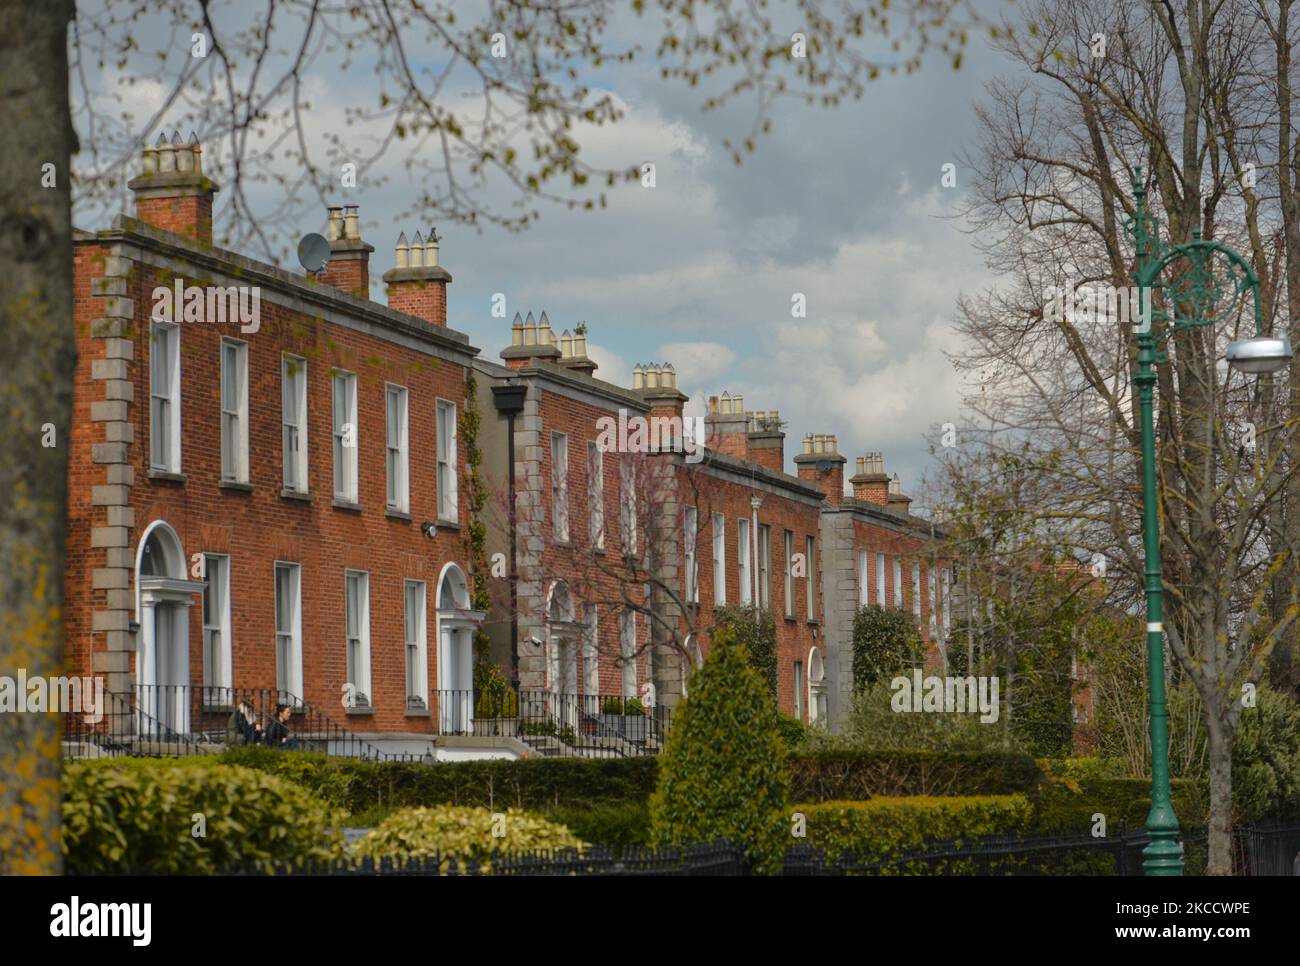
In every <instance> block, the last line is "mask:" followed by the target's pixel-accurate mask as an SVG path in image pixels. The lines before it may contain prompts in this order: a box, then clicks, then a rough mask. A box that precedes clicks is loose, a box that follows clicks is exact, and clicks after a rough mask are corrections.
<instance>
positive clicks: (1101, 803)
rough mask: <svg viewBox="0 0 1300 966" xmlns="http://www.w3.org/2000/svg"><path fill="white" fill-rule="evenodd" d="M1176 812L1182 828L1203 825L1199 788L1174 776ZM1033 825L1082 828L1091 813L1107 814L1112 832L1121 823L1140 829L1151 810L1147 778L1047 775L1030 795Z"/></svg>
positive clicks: (1091, 821) (1048, 828)
mask: <svg viewBox="0 0 1300 966" xmlns="http://www.w3.org/2000/svg"><path fill="white" fill-rule="evenodd" d="M1170 786H1171V789H1172V793H1173V803H1174V813H1175V814H1176V815H1177V816H1178V822H1179V824H1180V825H1182V827H1183V828H1197V827H1203V826H1204V825H1205V822H1206V819H1207V817H1208V813H1207V810H1206V804H1207V803H1206V801H1205V798H1204V794H1203V790H1202V789H1201V787H1200V786H1199V784H1198V783H1197V782H1194V781H1190V780H1188V779H1185V778H1175V779H1173V780H1172V781H1171V782H1170ZM1033 798H1034V827H1035V828H1036V829H1038V830H1040V831H1042V832H1086V831H1090V830H1091V829H1092V827H1093V824H1094V819H1093V816H1094V815H1096V814H1098V813H1100V814H1101V815H1104V816H1105V817H1106V832H1107V834H1108V835H1116V834H1118V833H1119V831H1120V829H1121V828H1125V827H1126V828H1129V829H1134V828H1140V827H1142V826H1144V825H1145V824H1146V820H1147V812H1149V811H1150V810H1151V779H1149V778H1095V777H1084V778H1081V779H1078V780H1076V779H1072V778H1063V777H1061V776H1059V775H1052V776H1049V778H1048V780H1047V781H1045V782H1044V783H1043V784H1042V785H1041V786H1040V787H1039V789H1038V791H1037V792H1036V793H1035V795H1034V796H1033Z"/></svg>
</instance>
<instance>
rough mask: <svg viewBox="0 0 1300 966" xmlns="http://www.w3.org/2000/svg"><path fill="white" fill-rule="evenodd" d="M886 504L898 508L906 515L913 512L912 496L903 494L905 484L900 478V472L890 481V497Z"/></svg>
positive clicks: (892, 508)
mask: <svg viewBox="0 0 1300 966" xmlns="http://www.w3.org/2000/svg"><path fill="white" fill-rule="evenodd" d="M886 506H888V507H889V509H891V510H896V511H898V512H899V513H902V514H904V515H906V514H908V513H910V512H911V509H910V508H911V506H912V498H911V497H910V496H903V484H902V483H901V482H900V481H899V479H898V474H897V473H895V474H894V478H893V479H892V480H890V481H889V498H888V502H887V503H886Z"/></svg>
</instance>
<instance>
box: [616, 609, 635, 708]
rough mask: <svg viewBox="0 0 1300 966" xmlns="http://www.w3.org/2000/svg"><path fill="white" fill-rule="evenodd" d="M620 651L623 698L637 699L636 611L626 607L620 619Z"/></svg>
mask: <svg viewBox="0 0 1300 966" xmlns="http://www.w3.org/2000/svg"><path fill="white" fill-rule="evenodd" d="M618 642H619V650H620V652H621V654H620V657H621V658H622V672H623V675H622V676H623V697H625V698H635V697H638V695H637V685H636V650H637V647H636V611H634V610H633V609H632V608H631V607H624V608H623V614H622V616H621V617H620V619H619V629H618Z"/></svg>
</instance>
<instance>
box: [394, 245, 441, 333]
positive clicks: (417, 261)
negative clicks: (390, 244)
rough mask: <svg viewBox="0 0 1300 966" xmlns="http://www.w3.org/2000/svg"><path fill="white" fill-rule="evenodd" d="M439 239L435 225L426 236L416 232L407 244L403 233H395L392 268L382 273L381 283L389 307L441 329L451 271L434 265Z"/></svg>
mask: <svg viewBox="0 0 1300 966" xmlns="http://www.w3.org/2000/svg"><path fill="white" fill-rule="evenodd" d="M439 241H440V239H439V238H438V231H437V229H436V228H430V229H429V234H428V236H427V237H421V236H420V233H419V232H418V231H417V232H416V233H415V238H414V240H413V241H411V242H410V243H409V244H408V242H407V240H406V232H402V233H401V234H400V235H398V236H397V247H396V252H395V255H396V261H395V262H394V264H395V267H394V268H391V269H389V270H388V271H386V272H384V285H385V286H386V288H387V291H388V307H389V308H390V309H393V310H394V311H397V312H405V313H406V314H407V315H414V316H415V317H416V318H418V319H424V321H426V322H428V323H430V324H431V325H437V326H442V327H443V328H445V327H446V325H447V286H448V285H449V284H450V283H451V273H450V272H448V271H447V270H446V269H445V268H443V267H442V266H441V265H439V264H438V243H439Z"/></svg>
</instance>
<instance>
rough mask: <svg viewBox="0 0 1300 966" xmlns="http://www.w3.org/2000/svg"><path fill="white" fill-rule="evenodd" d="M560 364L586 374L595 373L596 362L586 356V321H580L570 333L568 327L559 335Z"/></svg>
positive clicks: (592, 374) (591, 374)
mask: <svg viewBox="0 0 1300 966" xmlns="http://www.w3.org/2000/svg"><path fill="white" fill-rule="evenodd" d="M560 365H562V366H564V368H566V369H573V370H574V371H575V372H581V373H582V374H583V375H586V376H594V375H595V374H596V369H597V366H596V363H595V361H594V360H592V359H590V358H588V357H587V323H586V322H583V323H581V324H580V325H579V326H578V327H577V329H575V330H574V331H573V333H572V334H570V333H569V330H568V329H565V330H564V335H562V336H560Z"/></svg>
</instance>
